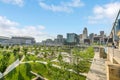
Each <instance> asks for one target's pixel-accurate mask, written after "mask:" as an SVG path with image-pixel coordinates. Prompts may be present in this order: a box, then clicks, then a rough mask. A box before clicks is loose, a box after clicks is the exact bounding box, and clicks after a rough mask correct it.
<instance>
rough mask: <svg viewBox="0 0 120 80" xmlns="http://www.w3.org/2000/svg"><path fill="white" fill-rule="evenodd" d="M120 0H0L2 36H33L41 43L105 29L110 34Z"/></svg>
mask: <svg viewBox="0 0 120 80" xmlns="http://www.w3.org/2000/svg"><path fill="white" fill-rule="evenodd" d="M119 8H120V1H119V0H94V1H93V0H0V36H8V37H10V36H33V37H35V38H36V40H37V41H42V40H44V39H47V38H54V37H56V35H57V34H62V35H64V37H66V33H73V32H74V33H77V34H80V33H82V31H83V29H84V27H87V28H88V33H97V34H99V31H101V30H104V31H105V33H106V34H109V32H110V30H111V28H112V24H113V21H114V18H115V17H116V14H117V12H118V10H119Z"/></svg>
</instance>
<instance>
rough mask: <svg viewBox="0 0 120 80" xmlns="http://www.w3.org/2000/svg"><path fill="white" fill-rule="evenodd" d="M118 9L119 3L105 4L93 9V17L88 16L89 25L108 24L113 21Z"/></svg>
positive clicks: (119, 7)
mask: <svg viewBox="0 0 120 80" xmlns="http://www.w3.org/2000/svg"><path fill="white" fill-rule="evenodd" d="M119 9H120V2H114V3H109V4H105V5H102V6H99V5H97V6H95V7H94V9H93V16H89V17H88V19H89V21H88V22H89V23H92V24H94V23H100V22H101V23H102V22H109V21H112V22H113V20H114V19H115V17H116V15H117V13H118V11H119Z"/></svg>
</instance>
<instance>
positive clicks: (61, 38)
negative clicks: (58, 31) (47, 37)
mask: <svg viewBox="0 0 120 80" xmlns="http://www.w3.org/2000/svg"><path fill="white" fill-rule="evenodd" d="M57 43H59V44H63V43H64V38H63V35H57Z"/></svg>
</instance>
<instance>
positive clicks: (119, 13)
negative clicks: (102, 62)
mask: <svg viewBox="0 0 120 80" xmlns="http://www.w3.org/2000/svg"><path fill="white" fill-rule="evenodd" d="M119 15H120V9H119V11H118V14H117V16H116V18H115V22H114V24H113V27H112V30H113V29H114V27H115V24H116V22H117V20H118V17H119ZM112 30H111V32H110V35H111V33H112ZM110 35H109V37H108V40H107V43H106V45H107V44H108V42H109V39H110Z"/></svg>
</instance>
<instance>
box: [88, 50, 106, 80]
mask: <svg viewBox="0 0 120 80" xmlns="http://www.w3.org/2000/svg"><path fill="white" fill-rule="evenodd" d="M86 80H106V70H105V60H104V59H102V58H100V57H99V52H95V56H94V59H93V61H92V64H91V67H90V71H89V72H88V75H87V78H86Z"/></svg>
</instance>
